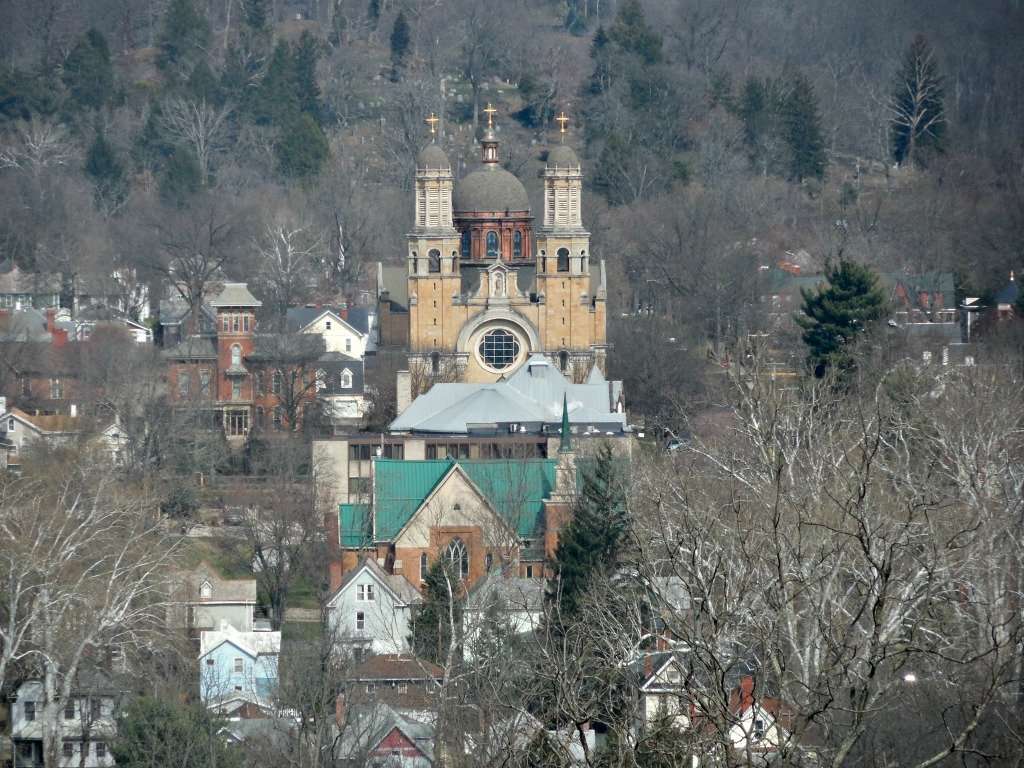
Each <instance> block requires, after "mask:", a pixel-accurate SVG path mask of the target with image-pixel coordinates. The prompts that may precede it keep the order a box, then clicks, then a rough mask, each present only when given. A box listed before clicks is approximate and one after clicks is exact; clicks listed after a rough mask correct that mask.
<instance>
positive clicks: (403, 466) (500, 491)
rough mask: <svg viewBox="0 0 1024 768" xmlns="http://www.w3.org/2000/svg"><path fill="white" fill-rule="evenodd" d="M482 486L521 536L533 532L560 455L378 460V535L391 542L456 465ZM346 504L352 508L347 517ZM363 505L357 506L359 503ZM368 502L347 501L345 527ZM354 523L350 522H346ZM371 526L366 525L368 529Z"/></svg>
mask: <svg viewBox="0 0 1024 768" xmlns="http://www.w3.org/2000/svg"><path fill="white" fill-rule="evenodd" d="M456 464H457V465H458V467H459V468H460V469H461V470H462V471H463V472H464V473H465V475H466V477H468V478H469V480H470V481H472V483H473V484H474V485H475V486H476V487H477V489H478V490H479V491H480V493H481V494H482V495H483V496H484V498H485V499H486V500H487V502H488V503H489V504H490V505H491V506H492V507H493V508H494V510H495V511H496V512H497V513H498V514H499V515H500V516H501V517H502V519H504V520H505V522H506V523H508V524H509V525H510V526H511V527H512V528H513V529H514V530H516V531H517V532H518V533H519V535H520V536H532V535H533V534H534V533H535V532H536V530H537V528H538V526H539V524H540V522H541V520H542V519H543V514H544V499H547V498H549V497H550V495H551V491H552V489H553V488H554V485H555V465H556V464H557V461H555V460H554V459H517V460H513V459H494V460H483V459H462V460H458V461H456V460H454V459H436V460H427V461H412V460H402V459H381V458H378V459H374V473H373V474H374V477H373V485H374V488H373V490H374V509H373V531H374V533H373V537H374V539H375V540H376V541H391V540H392V539H393V538H394V537H395V536H396V535H397V534H398V532H399V531H400V530H401V529H402V528H403V527H404V526H405V525H406V524H407V523H408V522H409V520H410V519H411V518H412V516H413V515H414V514H415V513H416V511H417V510H418V509H419V508H420V507H421V506H422V505H423V503H424V501H426V499H427V497H428V496H430V494H431V492H432V491H433V490H434V488H435V487H436V486H437V485H438V483H440V481H441V480H442V479H444V477H445V476H447V475H448V474H449V472H450V471H451V469H452V468H453V466H455V465H456ZM346 507H348V508H349V510H348V512H349V515H348V519H346V509H345V508H346ZM357 507H358V508H359V509H356V508H357ZM367 511H368V510H366V508H365V506H364V505H348V504H343V505H342V509H341V527H342V535H343V539H344V532H345V530H346V527H348V528H349V529H350V530H351V529H352V527H353V524H354V523H359V522H362V523H363V524H365V523H366V522H367V521H366V520H365V518H363V519H362V520H359V519H358V515H359V514H360V513H361V514H365V513H366V512H367ZM346 523H348V526H346ZM363 530H365V529H363Z"/></svg>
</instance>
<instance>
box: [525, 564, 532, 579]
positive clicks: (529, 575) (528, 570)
mask: <svg viewBox="0 0 1024 768" xmlns="http://www.w3.org/2000/svg"><path fill="white" fill-rule="evenodd" d="M526 578H528V579H532V578H533V566H532V565H528V566H526Z"/></svg>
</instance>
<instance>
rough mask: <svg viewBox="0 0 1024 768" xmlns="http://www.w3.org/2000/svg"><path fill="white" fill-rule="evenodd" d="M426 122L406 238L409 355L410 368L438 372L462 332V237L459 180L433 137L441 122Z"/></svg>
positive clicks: (430, 118)
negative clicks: (455, 212)
mask: <svg viewBox="0 0 1024 768" xmlns="http://www.w3.org/2000/svg"><path fill="white" fill-rule="evenodd" d="M424 122H426V123H427V125H428V126H430V133H431V141H430V143H429V144H428V145H427V146H426V147H424V149H423V151H422V152H420V153H419V155H418V156H417V157H416V179H415V190H416V216H415V224H414V226H413V230H412V232H410V233H409V234H408V235H407V238H406V240H407V243H408V253H407V256H406V258H407V260H408V266H409V352H410V364H413V362H414V361H415V360H420V361H421V362H424V363H426V364H427V365H428V366H431V367H436V365H437V360H438V358H439V356H440V355H444V354H445V353H447V352H451V351H452V350H451V339H453V338H454V337H455V335H456V334H457V333H458V328H457V327H455V326H456V325H457V321H456V320H455V318H453V317H452V316H451V308H452V305H453V297H457V296H458V294H459V280H460V277H459V233H458V231H457V230H456V229H455V225H454V223H453V221H452V191H453V188H454V185H455V177H454V176H453V175H452V169H451V163H450V162H449V161H448V156H447V155H446V154H445V153H444V150H442V149H441V148H440V147H439V146H438V145H437V143H436V138H435V136H434V134H435V131H436V128H437V123H438V118H437V116H436V115H433V114H431V115H430V117H428V118H426V120H425V121H424Z"/></svg>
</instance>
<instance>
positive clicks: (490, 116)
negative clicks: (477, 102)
mask: <svg viewBox="0 0 1024 768" xmlns="http://www.w3.org/2000/svg"><path fill="white" fill-rule="evenodd" d="M497 111H498V110H496V109H495V108H494V107H492V106H491V102H487V106H486V107H484V112H485V113H486V115H487V127H488V128H493V127H494V113H495V112H497Z"/></svg>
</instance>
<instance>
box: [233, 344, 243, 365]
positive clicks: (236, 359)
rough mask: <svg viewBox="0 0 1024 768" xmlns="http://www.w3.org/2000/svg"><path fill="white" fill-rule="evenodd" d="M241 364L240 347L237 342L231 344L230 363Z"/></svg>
mask: <svg viewBox="0 0 1024 768" xmlns="http://www.w3.org/2000/svg"><path fill="white" fill-rule="evenodd" d="M241 364H242V348H241V347H240V346H239V345H238V344H232V345H231V365H232V366H235V365H241Z"/></svg>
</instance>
